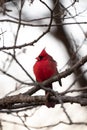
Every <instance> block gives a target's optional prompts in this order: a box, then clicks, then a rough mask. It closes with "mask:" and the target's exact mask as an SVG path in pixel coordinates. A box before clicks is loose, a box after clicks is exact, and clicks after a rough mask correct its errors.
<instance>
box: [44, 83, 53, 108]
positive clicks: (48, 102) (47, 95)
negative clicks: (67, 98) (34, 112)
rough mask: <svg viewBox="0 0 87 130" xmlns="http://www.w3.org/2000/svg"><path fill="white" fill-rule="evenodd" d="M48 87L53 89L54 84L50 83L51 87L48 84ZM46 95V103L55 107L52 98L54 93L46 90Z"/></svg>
mask: <svg viewBox="0 0 87 130" xmlns="http://www.w3.org/2000/svg"><path fill="white" fill-rule="evenodd" d="M46 87H47V88H50V89H52V84H50V85H49V87H48V86H46ZM45 96H46V103H45V105H46V106H47V107H48V108H50V107H55V102H53V101H51V100H50V96H52V93H51V92H49V91H45Z"/></svg>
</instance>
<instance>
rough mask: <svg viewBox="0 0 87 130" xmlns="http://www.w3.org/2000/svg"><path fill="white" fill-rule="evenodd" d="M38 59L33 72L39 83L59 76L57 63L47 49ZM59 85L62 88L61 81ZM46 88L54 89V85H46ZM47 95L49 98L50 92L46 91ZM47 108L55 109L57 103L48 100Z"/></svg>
mask: <svg viewBox="0 0 87 130" xmlns="http://www.w3.org/2000/svg"><path fill="white" fill-rule="evenodd" d="M36 59H37V61H36V63H35V65H34V66H33V71H34V74H35V76H36V80H37V81H38V82H43V81H44V80H47V79H49V78H51V77H52V76H54V75H56V74H58V71H57V63H56V61H55V60H54V59H53V58H52V57H51V56H50V55H49V54H48V53H47V52H46V51H45V49H43V50H42V52H41V53H40V54H39V56H38V57H37V58H36ZM59 84H60V86H62V83H61V80H59ZM45 87H48V88H51V89H52V83H51V84H48V85H46V86H45ZM45 95H46V97H47V96H48V95H49V92H47V91H46V92H45ZM50 95H52V94H50ZM46 106H47V107H55V103H54V102H53V101H49V100H47V101H46Z"/></svg>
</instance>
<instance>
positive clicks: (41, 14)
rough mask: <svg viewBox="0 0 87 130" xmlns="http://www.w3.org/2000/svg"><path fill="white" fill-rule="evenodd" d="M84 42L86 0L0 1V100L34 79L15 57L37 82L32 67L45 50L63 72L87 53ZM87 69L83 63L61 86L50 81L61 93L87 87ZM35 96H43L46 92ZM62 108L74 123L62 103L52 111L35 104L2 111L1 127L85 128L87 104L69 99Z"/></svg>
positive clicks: (26, 87)
mask: <svg viewBox="0 0 87 130" xmlns="http://www.w3.org/2000/svg"><path fill="white" fill-rule="evenodd" d="M86 42H87V1H86V0H51V1H50V0H43V1H42V0H0V98H3V97H6V96H10V95H15V94H20V93H23V92H26V91H27V90H29V89H31V88H32V87H33V86H29V85H26V83H32V81H31V79H30V77H29V76H28V75H26V73H25V71H24V70H23V69H22V68H21V67H20V66H19V64H18V63H17V62H16V61H15V59H14V57H15V58H16V59H17V60H18V61H19V63H20V64H21V65H22V66H23V67H24V68H25V70H26V71H27V72H28V73H29V74H30V76H31V77H32V78H33V79H34V80H35V76H34V73H33V65H34V63H35V61H36V59H35V58H36V57H37V56H38V55H39V53H40V52H41V51H42V49H43V48H45V49H46V51H47V53H48V54H50V55H51V56H52V57H53V58H54V59H55V60H56V61H57V67H58V70H59V72H63V71H64V70H66V69H67V68H71V67H72V66H73V65H74V64H76V63H77V62H78V61H79V60H80V59H81V58H82V57H84V56H86V55H87V44H86ZM9 54H11V55H12V56H11V55H9ZM86 68H87V63H85V65H83V66H82V67H81V68H79V69H78V70H75V71H74V73H72V74H71V75H69V76H67V77H65V78H62V79H61V80H62V84H63V87H60V86H59V84H58V83H57V82H55V83H53V88H54V90H55V91H58V92H60V93H61V92H64V91H65V90H67V89H68V90H73V89H81V88H84V87H87V74H86V72H87V71H86ZM8 74H9V75H10V76H9V75H8ZM15 78H16V80H15ZM21 81H22V82H23V83H22V82H21ZM86 91H87V90H86ZM86 91H85V93H86ZM80 93H81V92H80ZM80 93H78V92H75V93H68V95H71V96H76V95H78V94H80ZM34 95H44V91H43V90H40V91H38V92H36V93H35V94H34ZM64 108H65V110H66V112H67V113H68V115H69V117H70V119H71V120H72V122H73V123H72V125H70V124H69V119H68V118H67V116H66V114H65V112H64V110H63V109H62V107H61V105H56V106H55V108H50V109H49V108H47V107H46V106H44V105H43V106H37V107H34V106H33V107H32V109H26V110H24V111H22V112H21V111H18V112H16V111H14V112H10V113H8V112H7V110H0V130H14V129H19V130H22V129H23V130H36V129H39V130H60V129H61V130H68V129H69V130H72V129H74V130H82V129H83V130H86V129H87V126H86V125H87V123H86V122H87V108H86V107H83V106H81V105H80V104H70V103H67V104H64Z"/></svg>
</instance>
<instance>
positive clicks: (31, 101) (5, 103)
mask: <svg viewBox="0 0 87 130" xmlns="http://www.w3.org/2000/svg"><path fill="white" fill-rule="evenodd" d="M58 97H59V98H61V100H62V102H63V103H78V104H80V105H82V106H86V105H87V94H85V95H79V96H75V97H72V96H62V95H59V96H58ZM50 98H51V100H53V101H55V103H56V104H60V102H59V99H57V98H56V97H54V96H53V97H50ZM45 102H46V97H45V96H28V95H22V94H19V95H15V96H10V97H5V98H2V99H0V109H14V108H15V109H16V107H14V106H15V105H16V106H17V104H18V106H19V108H21V104H25V106H26V104H27V106H30V105H31V106H33V105H44V104H45ZM17 108H18V107H17Z"/></svg>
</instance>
